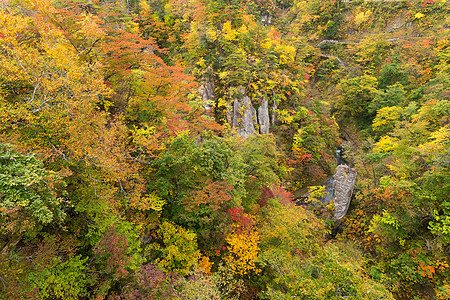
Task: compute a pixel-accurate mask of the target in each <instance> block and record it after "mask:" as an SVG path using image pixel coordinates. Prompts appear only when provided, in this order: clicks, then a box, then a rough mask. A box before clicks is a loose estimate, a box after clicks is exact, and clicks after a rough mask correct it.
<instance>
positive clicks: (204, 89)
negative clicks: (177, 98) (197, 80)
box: [198, 80, 214, 111]
mask: <svg viewBox="0 0 450 300" xmlns="http://www.w3.org/2000/svg"><path fill="white" fill-rule="evenodd" d="M198 90H199V93H200V95H201V97H202V101H203V108H204V109H205V110H206V111H208V110H210V109H211V108H212V107H213V103H214V81H212V80H207V81H205V82H204V83H203V84H202V85H200V87H199V89H198Z"/></svg>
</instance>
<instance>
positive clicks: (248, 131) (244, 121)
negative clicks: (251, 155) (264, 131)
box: [233, 96, 256, 138]
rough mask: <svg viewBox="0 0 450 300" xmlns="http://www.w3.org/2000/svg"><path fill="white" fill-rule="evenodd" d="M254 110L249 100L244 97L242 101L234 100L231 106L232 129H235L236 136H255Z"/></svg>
mask: <svg viewBox="0 0 450 300" xmlns="http://www.w3.org/2000/svg"><path fill="white" fill-rule="evenodd" d="M254 120H255V121H256V110H255V108H254V107H253V105H252V103H251V101H250V98H249V97H248V96H244V97H243V98H242V100H241V101H240V100H239V99H234V104H233V127H234V128H237V132H238V134H240V135H242V136H243V137H245V138H247V137H249V136H250V135H253V134H255V126H254V124H253V122H254Z"/></svg>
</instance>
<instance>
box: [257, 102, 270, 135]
mask: <svg viewBox="0 0 450 300" xmlns="http://www.w3.org/2000/svg"><path fill="white" fill-rule="evenodd" d="M258 123H259V133H261V134H267V133H269V130H270V119H269V100H267V98H266V97H264V98H263V99H262V101H261V105H260V106H259V107H258Z"/></svg>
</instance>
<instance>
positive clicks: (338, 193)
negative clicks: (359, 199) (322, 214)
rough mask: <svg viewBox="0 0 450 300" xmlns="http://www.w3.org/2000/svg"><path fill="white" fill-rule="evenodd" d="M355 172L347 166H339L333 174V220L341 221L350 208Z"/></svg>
mask: <svg viewBox="0 0 450 300" xmlns="http://www.w3.org/2000/svg"><path fill="white" fill-rule="evenodd" d="M355 182H356V171H355V170H354V169H352V168H350V167H349V166H347V165H339V166H338V167H337V168H336V173H335V174H334V195H335V198H334V219H335V220H339V219H342V218H343V217H344V216H345V214H346V213H347V210H348V207H349V206H350V202H351V198H352V194H353V188H354V186H355Z"/></svg>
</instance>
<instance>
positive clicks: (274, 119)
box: [272, 101, 278, 125]
mask: <svg viewBox="0 0 450 300" xmlns="http://www.w3.org/2000/svg"><path fill="white" fill-rule="evenodd" d="M272 110H273V113H272V125H277V124H278V111H277V110H278V104H277V101H273V107H272Z"/></svg>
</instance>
